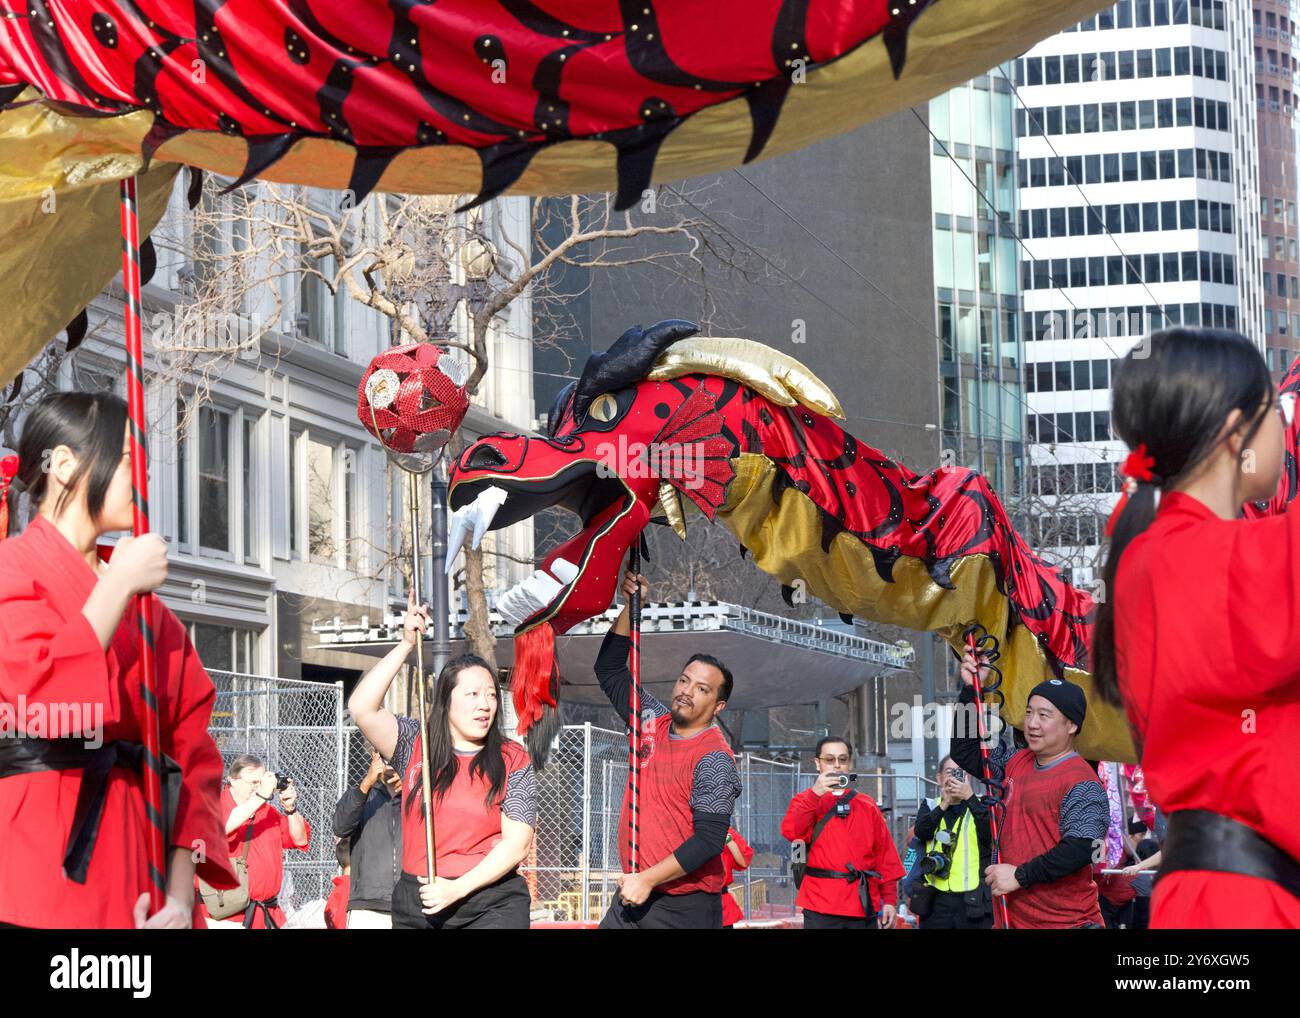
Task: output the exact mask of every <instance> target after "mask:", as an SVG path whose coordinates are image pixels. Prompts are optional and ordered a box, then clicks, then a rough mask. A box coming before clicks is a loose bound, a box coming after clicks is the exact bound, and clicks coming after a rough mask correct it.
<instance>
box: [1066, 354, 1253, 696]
mask: <svg viewBox="0 0 1300 1018" xmlns="http://www.w3.org/2000/svg"><path fill="white" fill-rule="evenodd" d="M1272 392H1273V382H1272V379H1271V378H1270V376H1269V372H1268V366H1267V365H1266V364H1265V363H1264V358H1263V357H1262V356H1260V352H1259V350H1258V348H1256V346H1255V345H1254V344H1253V343H1252V342H1251V341H1250V340H1248V339H1247V338H1246V337H1245V336H1242V335H1241V334H1239V333H1236V332H1229V331H1226V330H1222V329H1183V328H1174V329H1165V330H1162V331H1160V332H1155V333H1152V334H1151V336H1149V337H1148V338H1147V339H1146V340H1145V341H1144V342H1142V343H1139V344H1138V345H1137V346H1136V347H1134V349H1133V350H1131V351H1129V353H1128V354H1127V355H1126V356H1124V357H1123V358H1121V359H1120V361H1119V362H1118V363H1117V364H1116V366H1115V371H1114V374H1113V383H1112V388H1111V421H1112V422H1113V425H1114V430H1115V432H1116V434H1117V435H1118V436H1119V437H1120V438H1121V439H1122V440H1123V441H1124V442H1125V443H1126V444H1127V445H1128V446H1129V447H1130V448H1131V449H1133V450H1134V452H1133V453H1132V454H1130V456H1129V458H1128V460H1126V461H1125V464H1124V468H1123V471H1122V472H1123V473H1125V474H1126V475H1127V476H1126V479H1125V492H1126V494H1125V496H1124V497H1122V498H1121V504H1120V505H1117V506H1116V512H1115V513H1114V514H1113V515H1112V517H1111V523H1110V526H1109V527H1108V528H1107V530H1108V534H1109V541H1108V545H1107V550H1106V561H1105V564H1104V565H1103V567H1102V583H1103V587H1102V591H1103V594H1102V598H1101V600H1100V602H1099V603H1098V605H1097V613H1096V617H1095V620H1094V625H1093V632H1092V654H1091V666H1092V667H1091V671H1092V681H1093V686H1094V688H1095V689H1096V690H1097V692H1098V694H1099V695H1100V696H1101V698H1102V700H1104V701H1105V702H1106V703H1109V704H1113V705H1116V706H1118V705H1120V704H1121V702H1122V699H1121V696H1120V684H1119V671H1118V668H1117V666H1116V652H1115V612H1116V610H1117V605H1116V597H1115V577H1116V575H1117V574H1118V572H1119V564H1120V560H1121V558H1122V557H1123V555H1124V552H1125V550H1126V549H1127V548H1128V546H1129V545H1130V544H1131V543H1132V542H1133V540H1134V538H1136V537H1137V536H1138V535H1139V534H1141V533H1142V532H1143V531H1144V530H1146V529H1147V527H1149V526H1151V524H1152V522H1153V521H1154V520H1155V518H1156V508H1157V506H1158V504H1159V494H1160V492H1162V491H1168V490H1171V489H1172V488H1174V487H1176V486H1177V485H1178V484H1179V483H1180V482H1182V481H1183V480H1184V479H1186V478H1187V477H1188V476H1190V475H1191V474H1192V472H1193V471H1194V470H1195V469H1196V468H1197V467H1198V466H1199V465H1200V464H1201V463H1202V461H1204V460H1205V458H1206V457H1207V456H1209V455H1210V453H1211V452H1213V450H1214V448H1215V447H1216V446H1217V445H1218V444H1219V442H1220V441H1221V439H1222V435H1221V432H1222V430H1223V423H1224V421H1225V420H1226V419H1227V417H1228V415H1229V414H1230V413H1232V411H1233V410H1239V411H1241V413H1242V415H1243V417H1244V419H1245V420H1247V421H1249V422H1250V427H1249V428H1248V430H1247V431H1246V435H1245V441H1246V443H1247V444H1249V442H1250V440H1251V439H1252V438H1253V437H1254V435H1255V432H1256V431H1257V430H1258V429H1259V427H1260V425H1261V424H1262V423H1263V420H1264V414H1263V413H1261V412H1260V409H1259V408H1260V405H1261V404H1262V403H1265V402H1269V401H1271V398H1272ZM1266 412H1267V411H1264V413H1266Z"/></svg>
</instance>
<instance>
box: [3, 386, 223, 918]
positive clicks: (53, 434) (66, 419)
mask: <svg viewBox="0 0 1300 1018" xmlns="http://www.w3.org/2000/svg"><path fill="white" fill-rule="evenodd" d="M127 419H128V414H127V405H126V403H125V402H123V401H122V400H121V399H119V398H118V397H117V396H114V395H111V394H107V393H84V392H63V393H56V394H54V395H51V396H48V397H46V398H45V399H43V400H42V401H41V402H40V403H38V404H37V405H36V407H35V408H34V409H33V410H32V411H31V414H30V416H29V417H28V418H27V420H26V422H25V424H24V426H23V432H22V438H21V440H20V442H19V455H18V461H19V462H18V468H17V482H18V483H19V484H21V485H22V486H24V487H25V488H26V491H27V494H28V497H29V498H30V499H31V502H32V505H33V507H34V508H35V509H36V516H35V517H34V518H33V520H32V522H31V523H30V524H29V525H28V527H27V529H26V530H25V531H24V532H23V533H22V535H21V536H20V537H15V538H12V539H10V540H5V541H3V543H0V704H3V705H4V706H5V707H7V708H12V710H13V712H14V713H13V714H12V715H10V716H9V717H8V718H0V730H3V731H4V734H5V735H12V736H16V737H14V738H0V830H3V831H4V837H3V843H4V850H3V851H2V852H0V926H4V925H11V926H31V927H36V926H39V927H56V928H74V927H82V928H85V927H119V928H120V927H132V926H134V927H137V928H138V927H149V928H159V927H167V928H170V927H175V928H183V927H189V926H191V925H193V921H194V914H195V901H194V877H195V874H196V872H197V874H198V875H199V876H201V877H202V878H203V879H204V880H206V881H208V882H209V883H210V884H212V885H213V886H216V887H223V888H230V887H234V886H236V884H237V880H236V878H235V875H234V872H233V870H232V869H231V866H230V861H229V858H228V857H227V855H226V847H225V842H226V837H225V825H224V823H223V820H222V817H221V814H220V811H219V806H218V802H219V795H220V790H221V773H222V764H221V755H220V753H219V752H218V751H217V747H216V745H215V744H214V743H213V741H212V738H211V737H210V736H209V735H208V731H207V726H208V721H209V719H210V717H211V714H212V704H213V700H214V698H215V691H214V689H213V686H212V680H211V679H209V678H208V675H207V672H205V671H204V669H203V665H202V664H201V663H200V661H199V658H198V655H197V654H196V653H195V651H194V647H193V645H192V644H191V643H190V640H189V637H188V635H187V634H186V631H185V626H184V625H183V624H182V623H181V622H180V620H178V619H177V618H176V616H175V615H173V614H172V612H171V611H170V610H169V609H168V608H167V607H166V606H165V605H164V604H163V603H162V601H161V600H160V599H159V598H157V597H156V596H153V595H152V593H151V592H152V591H156V590H157V589H158V588H159V587H161V586H162V584H163V581H164V580H165V579H166V578H167V545H166V543H165V542H164V541H163V539H162V538H161V537H159V536H158V535H156V534H146V535H144V536H142V537H137V538H131V537H124V538H122V539H121V540H119V541H118V542H117V544H116V546H115V547H112V548H109V547H106V546H101V545H100V544H99V539H100V538H101V537H102V536H103V535H104V534H107V533H111V532H113V531H122V530H129V529H130V528H131V525H132V453H131V450H132V446H133V443H132V441H131V435H130V430H129V428H128V425H127ZM0 536H2V535H0ZM110 556H111V557H110ZM140 595H144V603H145V605H146V607H147V610H148V613H149V618H148V622H149V629H150V631H151V632H152V634H153V642H152V650H153V660H154V662H155V664H156V685H155V689H156V705H155V707H154V709H155V710H156V711H157V714H158V717H159V720H160V722H161V724H160V729H161V741H160V746H161V753H162V757H163V759H162V761H160V765H166V769H167V771H168V773H167V780H166V782H165V786H164V787H165V792H170V794H164V795H163V802H164V810H163V819H164V820H165V821H166V822H165V823H164V824H163V827H164V832H165V834H166V841H165V849H166V851H165V855H164V859H165V861H164V867H163V869H164V872H161V873H159V874H157V879H155V878H154V876H153V875H152V874H151V869H150V865H151V864H150V859H149V852H148V848H147V840H148V833H149V824H150V820H149V818H148V815H147V813H146V802H145V793H144V787H143V776H142V775H143V770H142V768H143V766H144V764H145V762H146V761H145V757H146V752H145V749H144V746H143V745H142V743H144V742H145V738H144V734H143V718H144V717H145V715H146V704H145V702H144V693H143V688H142V687H143V683H142V681H141V675H140V673H141V668H142V655H141V646H140V642H139V639H138V630H137V623H136V619H135V618H134V617H133V614H134V613H133V612H131V611H129V610H128V608H129V607H130V606H131V605H132V604H134V602H135V601H136V599H137V598H138V597H140ZM158 884H162V886H163V888H164V891H165V893H164V896H163V900H162V902H161V905H160V906H152V905H151V902H150V893H151V889H152V888H153V887H155V886H158Z"/></svg>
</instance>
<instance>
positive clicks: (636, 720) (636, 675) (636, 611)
mask: <svg viewBox="0 0 1300 1018" xmlns="http://www.w3.org/2000/svg"><path fill="white" fill-rule="evenodd" d="M630 565H631V568H632V573H633V575H640V573H641V538H640V537H636V538H634V539H633V541H632V557H631V561H630ZM630 600H631V603H630V605H629V612H630V614H631V623H632V625H631V630H632V641H631V642H632V647H631V654H630V655H629V657H628V667H629V669H630V670H631V672H632V688H631V689H630V690H629V692H628V721H629V722H630V724H629V727H628V774H627V780H628V788H629V795H628V811H627V848H628V867H629V872H632V873H635V872H637V870H638V869H639V868H640V867H639V865H638V863H639V862H640V859H639V854H640V847H641V846H640V840H641V839H640V833H641V832H640V826H641V816H640V809H641V583H640V581H639V580H637V581H635V582H634V583H633V585H632V597H631V599H630Z"/></svg>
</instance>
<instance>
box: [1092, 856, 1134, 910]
mask: <svg viewBox="0 0 1300 1018" xmlns="http://www.w3.org/2000/svg"><path fill="white" fill-rule="evenodd" d="M1101 871H1102V867H1101V866H1100V865H1097V866H1094V867H1093V868H1092V875H1093V879H1094V880H1095V881H1096V883H1097V893H1098V894H1099V895H1100V896H1101V897H1103V898H1105V899H1106V900H1107V901H1108V902H1110V903H1111V904H1112V905H1127V904H1128V903H1129V902H1130V901H1132V900H1133V899H1134V898H1136V897H1137V888H1136V887H1134V886H1133V879H1134V878H1133V877H1130V876H1126V875H1124V874H1123V873H1103V872H1101Z"/></svg>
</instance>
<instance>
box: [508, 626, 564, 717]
mask: <svg viewBox="0 0 1300 1018" xmlns="http://www.w3.org/2000/svg"><path fill="white" fill-rule="evenodd" d="M554 678H555V630H554V629H552V628H551V624H550V623H549V622H543V623H542V624H541V625H540V626H534V627H533V628H532V629H529V630H526V631H524V632H522V633H518V634H517V635H516V636H515V666H514V669H513V670H512V672H511V675H510V686H511V691H512V692H513V694H514V699H515V714H516V715H517V716H518V718H519V721H518V732H519V734H520V735H523V734H524V733H525V732H527V731H528V729H530V728H532V726H533V725H534V724H536V723H537V722H538V721H540V720H541V717H542V707H543V705H544V704H546V705H549V706H551V707H554V706H555V693H554V692H553V690H552V689H551V686H552V683H553V680H554Z"/></svg>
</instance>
